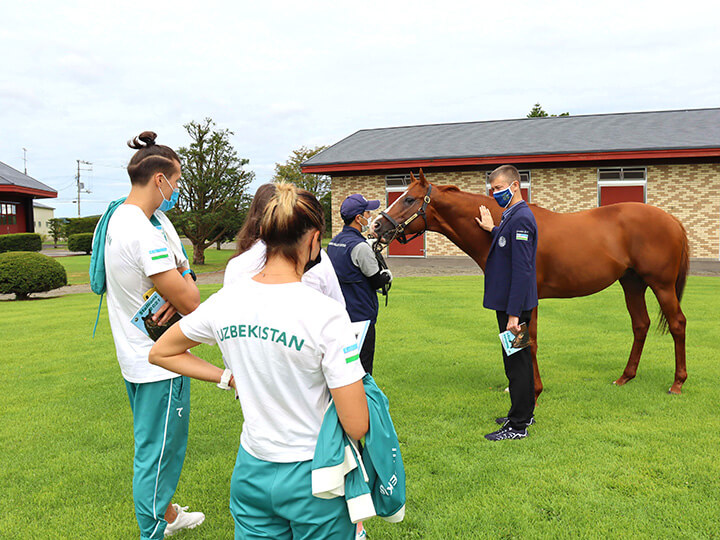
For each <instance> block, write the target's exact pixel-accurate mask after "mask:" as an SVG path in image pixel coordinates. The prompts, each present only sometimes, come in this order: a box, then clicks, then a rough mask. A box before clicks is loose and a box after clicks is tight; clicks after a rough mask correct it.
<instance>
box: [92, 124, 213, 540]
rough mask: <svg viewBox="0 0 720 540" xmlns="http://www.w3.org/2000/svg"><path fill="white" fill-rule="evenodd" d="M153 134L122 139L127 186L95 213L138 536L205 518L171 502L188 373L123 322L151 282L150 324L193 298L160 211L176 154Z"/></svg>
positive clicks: (172, 183)
mask: <svg viewBox="0 0 720 540" xmlns="http://www.w3.org/2000/svg"><path fill="white" fill-rule="evenodd" d="M156 137H157V135H156V134H155V133H153V132H152V131H144V132H142V133H141V134H140V135H138V136H137V137H135V138H133V139H131V140H130V141H128V146H130V148H133V149H135V150H137V151H136V152H135V154H134V155H133V157H132V159H131V160H130V163H129V164H128V167H127V171H128V174H129V176H130V183H131V188H130V194H129V195H128V196H127V198H126V199H125V201H124V203H123V204H120V205H119V206H112V205H111V208H110V209H109V211H108V212H107V213H106V216H103V219H102V220H101V222H104V220H105V219H106V217H107V216H108V215H109V216H110V217H109V219H108V220H107V228H106V229H105V230H104V233H105V244H104V249H105V251H104V262H105V273H106V276H105V278H106V286H107V306H108V316H109V319H110V327H111V329H112V334H113V339H114V341H115V349H116V352H117V358H118V362H119V364H120V370H121V372H122V375H123V378H124V379H125V386H126V389H127V393H128V397H129V399H130V408H131V410H132V413H133V426H134V428H133V429H134V438H135V458H134V466H133V498H134V500H135V516H136V518H137V522H138V525H139V527H140V535H141V536H140V537H141V539H157V538H162V537H163V535H165V536H168V535H170V534H173V533H175V532H176V531H178V530H180V529H184V528H193V527H196V526H197V525H199V524H200V523H202V522H203V520H204V519H205V516H204V514H202V512H186V510H187V507H180V506H179V505H177V504H172V503H171V500H172V497H173V495H174V494H175V490H176V488H177V484H178V481H179V479H180V472H181V470H182V465H183V461H184V459H185V450H186V448H187V438H188V422H189V417H190V381H189V379H187V377H179V376H178V375H177V374H176V373H173V372H170V371H167V370H165V369H163V368H161V367H158V366H154V365H152V364H150V362H148V354H149V352H150V349H151V347H152V345H153V340H152V339H150V337H148V336H147V335H146V334H145V333H144V332H143V331H141V330H140V329H139V328H138V327H136V326H135V325H134V324H133V323H132V322H131V321H132V318H133V316H134V315H135V313H137V311H138V310H139V309H140V307H141V306H142V304H143V303H144V298H143V295H144V294H146V293H147V292H148V290H149V289H152V288H153V287H154V288H155V289H156V290H157V291H158V293H159V294H160V295H161V296H162V297H163V298H164V299H165V300H166V301H167V303H166V304H165V306H163V307H162V308H161V309H160V310H159V311H158V312H157V313H156V314H155V317H154V321H155V324H162V323H165V322H167V321H168V320H169V319H170V317H171V316H173V315H174V314H175V313H176V311H179V312H180V313H182V314H187V313H190V312H191V311H193V310H194V309H195V308H196V307H197V306H198V305H199V304H200V293H199V291H198V289H197V287H196V285H195V281H194V279H195V274H194V273H193V272H192V271H191V270H190V268H189V264H188V260H187V258H186V256H185V254H184V252H183V249H182V245H181V244H180V238H179V237H178V234H177V232H176V231H175V228H174V227H173V225H172V223H170V220H169V219H168V218H167V217H166V216H165V214H164V213H163V212H164V211H167V210H169V209H170V208H172V207H173V206H174V204H175V202H176V201H177V197H178V193H179V192H178V182H180V158H179V157H178V155H177V154H176V153H175V151H174V150H173V149H172V148H170V147H168V146H163V145H158V144H156V143H155V139H156ZM98 229H100V227H98ZM98 234H99V230H96V232H95V235H96V236H97V235H98Z"/></svg>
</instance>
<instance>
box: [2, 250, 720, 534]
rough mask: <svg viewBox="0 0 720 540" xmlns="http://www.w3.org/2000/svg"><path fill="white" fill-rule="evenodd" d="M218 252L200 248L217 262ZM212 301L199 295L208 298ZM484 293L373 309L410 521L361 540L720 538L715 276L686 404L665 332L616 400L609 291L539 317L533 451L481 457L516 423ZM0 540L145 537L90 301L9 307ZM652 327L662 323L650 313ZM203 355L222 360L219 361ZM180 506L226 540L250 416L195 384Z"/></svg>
mask: <svg viewBox="0 0 720 540" xmlns="http://www.w3.org/2000/svg"><path fill="white" fill-rule="evenodd" d="M211 251H213V250H208V254H209V253H210V252H211ZM218 287H219V286H217V285H215V286H203V287H201V291H202V293H203V297H207V296H208V295H209V294H210V293H211V292H213V291H215V290H217V288H218ZM481 299H482V278H480V277H461V278H459V277H454V278H451V277H448V278H399V279H397V280H396V282H395V284H394V286H393V289H392V291H391V297H390V304H389V306H388V307H387V308H385V307H384V306H383V307H381V309H380V311H381V313H380V318H379V323H378V338H377V339H378V346H377V352H376V359H375V366H376V368H375V378H376V380H377V381H378V384H379V385H380V386H381V387H382V388H383V390H384V391H385V393H386V394H387V396H388V397H389V399H390V404H391V411H392V414H393V419H394V422H395V427H396V430H397V432H398V435H399V438H400V441H401V448H402V453H403V458H404V461H405V468H406V472H407V486H408V501H407V515H406V518H405V521H404V522H402V523H400V524H387V523H384V522H382V521H381V520H379V519H373V520H370V521H369V522H368V523H367V524H366V526H367V529H368V535H369V538H371V539H372V540H375V539H386V538H389V539H395V538H418V539H445V538H462V539H465V538H610V537H611V538H634V539H638V538H641V539H651V538H652V539H654V538H676V537H680V538H717V537H718V536H720V524H719V523H718V519H717V516H718V510H717V509H718V508H720V490H719V489H718V478H719V477H720V460H719V459H718V447H720V432H719V430H718V397H717V396H718V391H717V381H718V380H720V363H718V361H717V359H718V352H717V351H718V345H717V344H718V343H720V329H719V328H718V324H717V321H718V320H720V307H719V306H720V278H713V277H691V278H690V280H689V282H688V286H687V289H686V294H685V299H684V302H683V307H684V310H685V313H686V315H687V317H688V321H689V324H688V371H689V379H688V382H687V383H686V385H685V388H684V392H683V394H682V395H681V396H670V395H667V394H666V391H667V389H668V387H669V386H670V384H671V382H672V378H673V365H674V360H673V352H672V351H673V347H672V339H671V338H670V337H669V336H661V335H659V334H657V333H655V332H652V333H651V334H650V336H649V338H648V342H647V344H646V347H645V353H644V355H643V359H642V361H641V364H640V369H639V372H638V377H637V378H636V379H635V380H634V381H632V382H631V383H629V384H628V385H626V386H624V387H615V386H613V385H612V384H611V381H612V380H614V379H616V378H617V377H618V376H619V374H620V373H621V372H622V369H623V367H624V365H625V362H626V360H627V354H628V352H629V350H630V343H631V336H632V334H631V331H630V325H629V317H628V315H627V313H626V312H625V308H624V302H623V299H622V292H621V289H620V287H619V286H618V285H617V284H616V285H614V286H612V287H610V288H609V289H607V290H606V291H603V292H602V293H599V294H597V295H594V296H591V297H587V298H576V299H568V300H544V301H542V304H541V306H540V312H541V319H540V369H541V372H542V374H543V377H544V378H543V381H544V383H545V388H546V390H545V392H544V393H543V395H542V397H541V399H540V405H539V407H538V409H537V410H536V418H537V424H536V425H535V426H533V427H532V428H531V434H530V436H529V437H528V438H527V439H524V440H522V441H505V442H500V443H489V442H486V441H485V440H484V439H483V438H482V436H483V434H485V433H487V432H489V431H491V430H492V429H494V427H495V425H494V423H493V419H494V418H495V417H496V416H500V415H502V414H504V413H505V412H506V411H507V407H508V396H507V394H506V393H504V392H503V389H504V388H505V386H506V380H505V377H504V374H503V371H502V360H501V358H500V351H499V343H498V340H497V328H496V322H495V318H494V314H493V313H491V312H488V311H487V310H484V309H482V307H481ZM0 306H1V307H0V309H1V310H2V313H3V324H2V326H0V339H1V340H2V343H3V354H2V361H1V362H2V364H1V367H2V371H1V373H2V376H1V377H0V395H2V396H3V406H2V416H1V417H2V422H1V423H0V494H1V495H2V497H1V500H2V502H3V507H2V512H0V537H2V538H3V539H5V538H12V539H14V538H18V539H26V538H53V539H56V538H73V539H74V538H100V537H102V538H136V537H137V526H136V524H135V521H134V515H133V504H132V483H131V476H132V451H133V450H132V431H131V415H130V408H129V406H128V402H127V396H126V395H125V389H124V385H123V384H122V380H121V376H120V372H119V368H118V367H117V362H116V360H115V356H114V346H113V342H112V337H111V335H110V331H109V326H108V322H107V317H106V316H103V317H101V322H100V325H99V327H98V332H97V337H96V338H95V339H94V340H92V339H91V338H90V336H91V332H92V326H93V322H94V319H95V310H96V307H97V297H96V296H95V295H92V294H79V295H70V296H65V297H61V298H55V299H44V300H31V301H26V302H9V301H8V302H2V303H0ZM649 308H650V313H651V314H652V316H654V315H655V313H656V311H657V309H656V304H655V302H654V300H652V301H650V302H649ZM197 352H198V353H199V354H200V355H201V356H204V357H206V358H208V359H209V360H211V361H214V362H217V363H219V362H220V356H219V354H218V351H217V349H216V348H211V347H207V346H201V347H199V348H198V349H197ZM192 392H193V397H192V407H193V413H192V421H191V426H190V441H189V445H188V454H187V458H186V461H185V468H184V471H183V476H182V478H181V480H180V486H179V489H178V493H177V496H176V500H177V501H178V502H180V503H182V504H183V505H190V506H191V509H201V510H203V511H204V512H205V513H206V515H207V519H206V521H205V523H204V524H203V525H202V526H201V528H199V529H196V530H194V531H188V532H186V533H183V534H180V535H178V536H177V538H179V539H184V538H187V539H191V538H198V539H200V538H202V539H206V538H207V539H213V540H214V539H230V538H233V525H232V519H231V517H230V515H229V512H228V509H227V506H228V498H229V484H230V474H231V471H232V467H233V463H234V459H235V454H236V451H237V446H238V442H239V434H240V427H241V415H240V409H239V407H238V406H237V404H236V403H235V402H233V400H232V399H230V395H229V393H224V392H220V391H218V390H217V389H216V388H215V387H214V385H212V384H208V383H200V382H197V381H193V390H192Z"/></svg>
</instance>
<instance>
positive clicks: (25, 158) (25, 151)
mask: <svg viewBox="0 0 720 540" xmlns="http://www.w3.org/2000/svg"><path fill="white" fill-rule="evenodd" d="M23 163H25V174H26V175H27V148H25V147H24V146H23Z"/></svg>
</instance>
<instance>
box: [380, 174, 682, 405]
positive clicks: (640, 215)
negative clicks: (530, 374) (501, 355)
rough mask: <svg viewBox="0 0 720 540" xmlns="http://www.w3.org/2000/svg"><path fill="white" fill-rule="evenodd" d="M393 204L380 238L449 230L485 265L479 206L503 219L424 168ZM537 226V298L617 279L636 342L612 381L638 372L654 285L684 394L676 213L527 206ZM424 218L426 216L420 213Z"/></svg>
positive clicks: (481, 198) (487, 200) (533, 327)
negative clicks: (559, 210)
mask: <svg viewBox="0 0 720 540" xmlns="http://www.w3.org/2000/svg"><path fill="white" fill-rule="evenodd" d="M411 178H412V183H411V184H410V185H409V186H408V188H407V190H406V191H405V193H403V194H402V196H401V197H399V198H398V199H397V200H396V201H395V202H394V203H393V204H391V205H390V206H389V207H388V208H387V209H386V210H385V211H384V212H381V214H380V215H379V216H378V217H376V218H375V219H374V220H373V223H372V224H371V227H370V230H371V233H372V234H373V236H375V237H376V238H378V240H379V241H378V244H379V245H380V246H379V248H381V246H382V245H387V244H389V243H390V242H392V241H393V240H395V239H398V240H399V241H401V242H404V241H407V240H406V239H405V234H406V233H408V234H412V233H414V234H420V233H422V232H423V231H425V230H428V231H435V232H439V233H441V234H443V235H445V236H446V237H447V238H449V239H450V240H451V241H452V242H453V243H454V244H455V245H457V246H458V247H459V248H460V249H462V250H463V251H464V252H465V253H467V254H468V255H469V256H470V257H471V258H472V259H473V260H474V261H475V262H476V263H477V264H478V265H479V266H480V268H482V269H483V270H485V262H486V260H487V256H488V251H489V249H490V243H491V237H490V233H488V232H486V231H484V230H483V229H481V228H480V227H479V226H478V225H477V223H476V222H475V219H474V218H475V217H476V216H479V211H478V207H479V206H481V205H484V206H486V207H487V208H488V209H489V210H490V213H491V214H492V217H493V221H495V223H496V224H499V223H500V218H501V214H502V209H501V208H500V206H498V204H497V203H496V202H495V200H494V199H493V198H492V197H488V196H485V195H477V194H474V193H467V192H464V191H460V190H459V189H458V188H457V187H455V186H435V185H432V184H430V183H429V182H428V181H427V180H426V179H425V175H424V174H423V172H422V171H420V176H419V178H417V179H416V178H415V177H414V176H412V175H411ZM529 206H530V209H531V210H532V213H533V215H534V216H535V220H536V221H537V228H538V248H537V257H536V265H537V287H538V297H539V298H572V297H575V296H587V295H589V294H594V293H596V292H598V291H601V290H603V289H604V288H606V287H608V286H610V285H611V284H612V283H614V282H615V281H617V280H619V281H620V285H622V288H623V291H624V292H625V303H626V305H627V309H628V312H629V313H630V318H631V320H632V331H633V336H634V340H633V344H632V348H631V350H630V358H629V360H628V362H627V365H626V366H625V371H623V374H622V375H621V376H620V378H619V379H617V380H616V381H615V384H618V385H623V384H625V383H626V382H628V381H629V380H631V379H632V378H634V377H635V375H636V373H637V368H638V364H639V362H640V355H641V354H642V350H643V345H644V344H645V337H646V336H647V333H648V328H649V327H650V318H649V317H648V312H647V307H646V305H645V291H646V289H647V287H650V288H651V289H652V291H653V292H654V293H655V296H656V297H657V299H658V302H659V304H660V311H661V313H660V317H661V319H660V324H659V328H660V329H661V330H662V331H664V332H667V331H668V330H669V331H670V333H671V334H672V337H673V340H674V341H675V380H674V382H673V384H672V386H671V387H670V393H673V394H679V393H680V392H681V390H682V385H683V383H684V382H685V379H687V371H686V368H685V315H683V312H682V310H681V309H680V299H681V298H682V293H683V288H684V287H685V281H686V279H687V273H688V266H689V258H688V241H687V235H686V233H685V229H684V228H683V226H682V224H681V223H680V222H679V221H678V220H677V219H676V218H675V217H673V216H671V215H670V214H668V213H667V212H664V211H663V210H660V209H659V208H656V207H654V206H649V205H646V204H642V203H619V204H613V205H610V206H603V207H600V208H593V209H591V210H583V211H581V212H572V213H568V214H559V213H555V212H551V211H550V210H546V209H545V208H542V207H540V206H537V205H534V204H531V205H529ZM420 217H422V218H423V219H419V218H420ZM530 335H531V338H532V342H533V345H532V358H533V367H534V371H535V397H536V399H537V397H538V396H539V395H540V393H541V392H542V388H543V387H542V381H541V379H540V372H539V371H538V366H537V308H535V310H534V311H533V315H532V319H531V322H530Z"/></svg>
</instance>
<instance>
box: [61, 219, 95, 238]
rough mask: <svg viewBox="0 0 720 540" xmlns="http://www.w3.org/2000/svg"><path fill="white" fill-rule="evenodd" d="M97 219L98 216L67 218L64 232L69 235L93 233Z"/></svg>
mask: <svg viewBox="0 0 720 540" xmlns="http://www.w3.org/2000/svg"><path fill="white" fill-rule="evenodd" d="M98 221H100V216H87V217H76V218H67V223H66V225H65V234H66V235H67V236H68V237H69V236H70V235H71V234H81V233H93V232H95V226H96V225H97V222H98Z"/></svg>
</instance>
